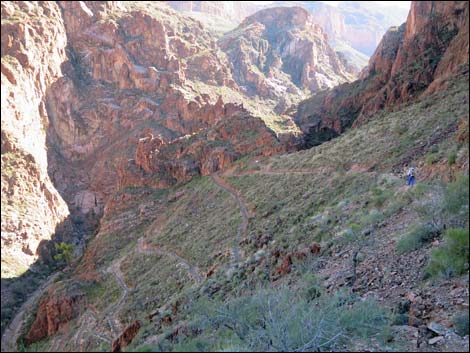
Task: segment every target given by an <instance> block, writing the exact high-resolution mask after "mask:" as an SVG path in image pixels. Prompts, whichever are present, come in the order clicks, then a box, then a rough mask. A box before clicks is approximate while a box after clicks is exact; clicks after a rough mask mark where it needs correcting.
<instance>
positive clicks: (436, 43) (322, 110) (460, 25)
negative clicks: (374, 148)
mask: <svg viewBox="0 0 470 353" xmlns="http://www.w3.org/2000/svg"><path fill="white" fill-rule="evenodd" d="M467 34H468V3H467V2H464V1H452V2H440V3H436V2H426V1H424V2H413V4H412V7H411V11H410V14H409V16H408V20H407V22H406V24H404V25H402V26H400V27H395V28H391V29H390V30H389V31H388V32H387V33H386V35H385V36H384V37H383V39H382V41H381V43H380V44H379V46H378V48H377V49H376V51H375V53H374V55H373V56H372V57H371V59H370V61H369V65H368V67H367V69H365V70H364V71H363V72H362V73H361V76H360V79H359V80H358V81H355V82H353V83H351V84H344V85H340V86H338V87H335V88H334V89H333V90H331V91H330V92H322V93H320V94H317V95H314V96H313V97H311V98H310V99H308V100H306V101H304V102H302V103H301V104H300V105H299V107H298V109H297V112H295V113H293V114H294V115H295V121H296V122H297V123H298V124H299V126H300V127H301V129H302V130H303V131H304V132H305V133H306V135H307V137H306V144H307V146H313V145H316V144H319V143H321V142H323V141H325V140H328V139H330V138H332V137H334V136H337V135H338V134H339V133H341V132H342V131H344V129H345V128H348V127H350V126H353V127H357V126H359V125H360V124H363V123H365V122H366V121H367V120H368V119H370V117H371V116H373V115H374V114H375V113H376V112H377V111H379V110H381V109H386V108H390V107H394V106H397V105H399V104H401V103H403V102H407V101H410V100H414V99H416V98H417V97H419V96H420V95H421V94H423V92H424V93H426V92H425V91H426V90H427V89H428V87H429V90H430V91H433V90H436V89H437V87H438V85H442V84H444V83H443V81H445V80H446V79H449V78H450V77H452V76H454V75H456V74H462V73H465V72H468V50H467V49H466V48H468V35H467ZM456 47H459V48H462V49H459V50H457V51H455V54H454V50H455V48H456ZM451 50H452V52H451ZM451 53H452V54H451ZM426 94H427V93H426Z"/></svg>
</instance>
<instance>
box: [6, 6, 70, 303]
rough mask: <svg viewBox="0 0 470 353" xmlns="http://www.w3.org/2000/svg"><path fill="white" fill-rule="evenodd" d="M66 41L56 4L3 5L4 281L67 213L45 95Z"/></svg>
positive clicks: (62, 57) (56, 75)
mask: <svg viewBox="0 0 470 353" xmlns="http://www.w3.org/2000/svg"><path fill="white" fill-rule="evenodd" d="M66 45H67V38H66V33H65V28H64V24H63V20H62V16H61V12H60V9H59V7H58V6H57V4H55V3H53V2H44V3H26V2H25V3H21V2H20V3H18V2H2V75H1V80H2V95H1V96H2V278H5V277H14V276H17V275H20V274H21V273H22V272H24V271H25V270H26V269H27V268H28V267H29V266H30V265H31V264H32V263H33V262H34V261H35V260H36V259H37V255H38V254H37V248H38V245H39V243H40V242H41V241H42V240H48V239H50V237H51V235H52V234H53V233H54V232H55V228H56V226H57V225H58V224H59V223H60V222H62V221H63V220H64V219H65V218H66V217H67V215H68V214H69V210H68V208H67V205H66V203H65V202H64V200H63V199H62V197H61V196H60V194H59V193H58V192H57V191H56V189H55V187H54V186H53V184H52V182H51V180H50V177H49V175H48V170H47V167H48V156H47V148H46V131H47V129H48V128H49V124H50V121H49V117H48V116H49V115H48V112H47V107H46V94H47V90H48V88H49V86H50V85H51V84H52V83H53V82H55V81H56V80H57V79H59V78H60V77H61V76H62V71H61V64H62V63H63V62H64V61H65V58H66V53H65V48H66ZM2 298H3V296H2Z"/></svg>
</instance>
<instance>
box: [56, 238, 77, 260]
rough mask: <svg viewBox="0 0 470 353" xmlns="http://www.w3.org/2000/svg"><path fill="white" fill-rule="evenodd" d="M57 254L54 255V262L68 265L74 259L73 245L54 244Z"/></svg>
mask: <svg viewBox="0 0 470 353" xmlns="http://www.w3.org/2000/svg"><path fill="white" fill-rule="evenodd" d="M54 247H55V250H56V252H57V253H56V254H55V255H54V260H56V261H65V262H66V263H68V264H69V263H70V262H71V261H72V258H73V244H67V243H64V242H62V243H60V244H57V243H55V244H54Z"/></svg>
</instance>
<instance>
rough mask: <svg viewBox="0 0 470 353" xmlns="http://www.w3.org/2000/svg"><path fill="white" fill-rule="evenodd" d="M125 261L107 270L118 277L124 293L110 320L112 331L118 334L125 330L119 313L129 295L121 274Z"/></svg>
mask: <svg viewBox="0 0 470 353" xmlns="http://www.w3.org/2000/svg"><path fill="white" fill-rule="evenodd" d="M123 259H124V258H121V259H119V260H118V261H116V262H114V263H113V264H112V265H111V266H109V267H108V269H107V270H106V272H110V273H112V274H113V275H114V277H116V281H117V283H118V284H119V286H120V287H121V288H122V290H123V293H122V295H121V298H120V299H119V302H118V303H117V304H116V305H115V306H114V308H113V309H112V314H111V317H110V318H108V322H109V324H110V326H111V329H112V330H113V331H114V332H115V333H117V334H119V333H121V332H122V330H123V326H122V324H121V321H119V318H118V313H119V311H120V310H121V309H122V306H123V305H124V301H125V300H126V298H127V295H128V294H129V287H127V285H126V283H125V282H124V278H123V276H122V272H121V261H122V260H123Z"/></svg>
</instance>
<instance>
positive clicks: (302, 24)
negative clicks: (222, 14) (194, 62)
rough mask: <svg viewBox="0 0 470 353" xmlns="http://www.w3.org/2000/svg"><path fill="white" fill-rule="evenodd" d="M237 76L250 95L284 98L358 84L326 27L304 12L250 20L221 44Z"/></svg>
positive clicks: (273, 11)
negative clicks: (350, 83) (352, 83)
mask: <svg viewBox="0 0 470 353" xmlns="http://www.w3.org/2000/svg"><path fill="white" fill-rule="evenodd" d="M219 44H220V46H221V48H222V50H224V51H225V52H226V53H227V55H228V57H229V59H230V62H231V64H232V66H233V73H234V74H233V76H234V78H235V80H236V81H237V83H238V85H239V86H240V87H243V89H244V91H245V92H246V93H247V94H249V95H251V96H255V95H258V96H260V97H262V98H269V99H279V98H280V97H284V98H285V97H288V96H289V95H293V96H300V95H302V93H303V92H309V93H311V92H316V91H318V90H322V89H325V88H330V87H333V86H335V85H337V84H339V83H342V82H348V81H351V80H352V79H353V77H354V76H353V75H352V73H350V72H348V71H347V68H346V67H345V65H344V64H343V61H342V60H340V58H339V57H338V56H337V54H336V52H335V51H334V50H333V49H332V48H331V47H330V45H329V44H328V40H327V37H326V35H325V34H324V32H323V30H322V28H321V27H320V26H319V25H317V24H315V23H314V21H313V18H312V17H311V16H310V15H309V13H308V12H307V11H306V10H304V9H302V8H300V7H277V8H270V9H266V10H262V11H259V12H257V13H255V14H254V15H252V16H250V17H248V18H246V19H245V20H244V21H243V22H242V23H241V24H240V26H239V27H238V28H236V29H235V30H233V31H231V32H229V33H227V34H226V35H225V36H224V37H223V38H221V39H220V40H219Z"/></svg>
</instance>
